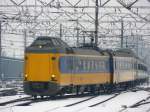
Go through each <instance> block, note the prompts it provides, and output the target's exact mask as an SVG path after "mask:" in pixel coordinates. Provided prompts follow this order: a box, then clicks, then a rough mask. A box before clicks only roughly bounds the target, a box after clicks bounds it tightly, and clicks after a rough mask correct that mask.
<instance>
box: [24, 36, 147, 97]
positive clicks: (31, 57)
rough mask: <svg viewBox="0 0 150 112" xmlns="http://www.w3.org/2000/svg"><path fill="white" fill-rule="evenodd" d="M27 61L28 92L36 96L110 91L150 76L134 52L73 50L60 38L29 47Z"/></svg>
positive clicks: (91, 46) (42, 39)
mask: <svg viewBox="0 0 150 112" xmlns="http://www.w3.org/2000/svg"><path fill="white" fill-rule="evenodd" d="M24 60H25V61H24V91H25V93H26V94H28V95H32V96H34V97H37V96H55V95H64V94H66V93H69V94H70V93H75V94H81V93H82V94H83V93H88V92H89V93H98V92H99V91H110V90H112V89H116V88H117V87H122V88H127V87H130V86H133V85H137V84H140V83H143V82H145V81H148V77H149V75H148V68H147V65H146V64H145V63H144V61H143V60H141V59H140V58H139V57H137V56H136V55H135V53H134V52H133V51H132V50H130V49H118V50H115V51H113V50H102V49H100V48H98V47H97V46H94V44H84V45H82V46H80V47H70V46H69V45H68V44H67V43H65V42H64V41H63V40H61V39H60V38H57V37H49V36H40V37H38V38H37V39H36V40H35V41H34V42H33V43H32V44H31V45H30V46H29V47H27V48H26V50H25V59H24Z"/></svg>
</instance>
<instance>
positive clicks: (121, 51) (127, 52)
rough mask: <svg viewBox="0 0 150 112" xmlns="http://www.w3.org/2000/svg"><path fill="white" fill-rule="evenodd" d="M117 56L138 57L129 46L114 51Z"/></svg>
mask: <svg viewBox="0 0 150 112" xmlns="http://www.w3.org/2000/svg"><path fill="white" fill-rule="evenodd" d="M113 54H114V55H115V56H121V57H122V56H123V57H136V54H135V53H134V52H133V51H132V50H131V49H127V48H123V49H118V50H116V51H114V53H113Z"/></svg>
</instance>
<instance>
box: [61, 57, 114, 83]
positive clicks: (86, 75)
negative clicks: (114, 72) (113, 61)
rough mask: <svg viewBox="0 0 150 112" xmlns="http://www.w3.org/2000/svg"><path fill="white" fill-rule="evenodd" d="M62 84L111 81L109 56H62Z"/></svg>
mask: <svg viewBox="0 0 150 112" xmlns="http://www.w3.org/2000/svg"><path fill="white" fill-rule="evenodd" d="M60 72H61V75H60V77H61V78H60V79H61V81H60V85H62V86H63V85H90V84H105V83H110V79H111V74H110V69H109V57H100V56H99V57H86V56H65V57H61V58H60Z"/></svg>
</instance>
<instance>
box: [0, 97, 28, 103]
mask: <svg viewBox="0 0 150 112" xmlns="http://www.w3.org/2000/svg"><path fill="white" fill-rule="evenodd" d="M24 97H28V95H15V96H1V97H0V103H3V102H7V101H10V100H16V99H20V98H24Z"/></svg>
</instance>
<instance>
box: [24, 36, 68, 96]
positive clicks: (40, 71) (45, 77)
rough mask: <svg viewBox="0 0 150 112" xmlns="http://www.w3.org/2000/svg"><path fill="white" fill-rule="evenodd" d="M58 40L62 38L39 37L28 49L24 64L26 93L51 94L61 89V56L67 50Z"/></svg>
mask: <svg viewBox="0 0 150 112" xmlns="http://www.w3.org/2000/svg"><path fill="white" fill-rule="evenodd" d="M53 41H55V43H58V46H57V45H54V44H55V43H54V42H53ZM56 41H60V40H58V39H56V38H49V37H42V38H38V39H37V40H35V41H34V42H33V44H31V46H29V47H28V48H27V49H26V53H25V65H24V70H25V71H24V91H25V93H26V94H29V95H33V96H38V95H40V96H50V95H53V94H56V93H57V92H58V91H59V90H60V86H59V82H60V73H59V57H60V52H62V53H63V52H64V51H65V50H64V49H65V44H64V43H63V42H62V43H61V42H56ZM60 46H61V47H60ZM63 46H64V47H63ZM66 46H67V45H66Z"/></svg>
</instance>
